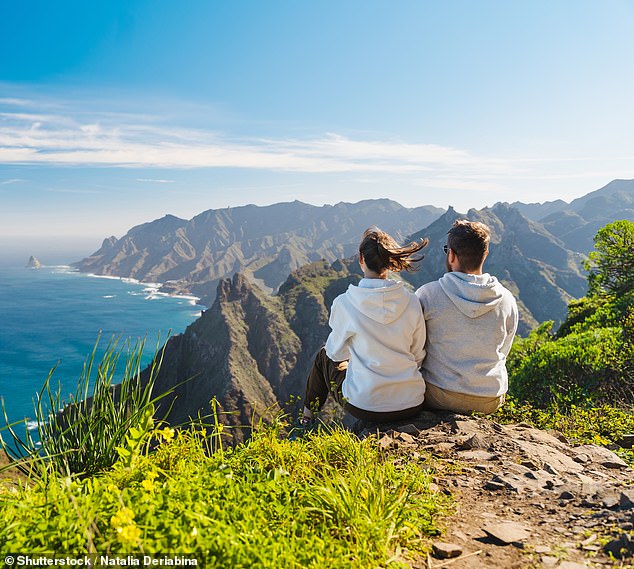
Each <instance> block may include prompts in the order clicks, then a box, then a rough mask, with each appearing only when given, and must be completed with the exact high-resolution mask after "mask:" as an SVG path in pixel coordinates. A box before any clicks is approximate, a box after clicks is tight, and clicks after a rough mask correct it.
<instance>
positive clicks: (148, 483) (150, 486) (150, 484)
mask: <svg viewBox="0 0 634 569" xmlns="http://www.w3.org/2000/svg"><path fill="white" fill-rule="evenodd" d="M141 486H142V487H143V489H144V490H145V491H146V492H152V491H153V490H154V486H155V485H154V480H152V479H150V478H146V479H145V480H142V481H141Z"/></svg>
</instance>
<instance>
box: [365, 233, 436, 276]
mask: <svg viewBox="0 0 634 569" xmlns="http://www.w3.org/2000/svg"><path fill="white" fill-rule="evenodd" d="M428 242H429V241H428V240H427V239H422V240H421V241H420V242H418V243H417V242H412V243H409V244H408V245H405V246H404V247H400V246H399V245H398V243H397V242H396V241H395V240H394V238H393V237H392V236H390V235H389V234H387V233H385V231H381V230H380V229H379V228H378V227H370V228H369V229H366V230H365V232H364V233H363V240H362V241H361V244H360V245H359V253H360V254H361V255H362V256H363V261H364V263H365V265H366V266H367V267H368V269H370V270H371V271H373V272H375V273H377V274H379V275H380V274H382V273H384V272H385V271H393V272H399V271H414V270H416V268H415V267H414V266H413V265H412V263H417V262H419V261H422V259H423V257H424V255H420V256H419V257H414V256H413V255H414V254H416V253H418V252H419V251H420V250H421V249H423V248H424V247H426V246H427V243H428Z"/></svg>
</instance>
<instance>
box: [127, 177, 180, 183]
mask: <svg viewBox="0 0 634 569" xmlns="http://www.w3.org/2000/svg"><path fill="white" fill-rule="evenodd" d="M136 181H137V182H145V183H148V184H173V183H174V182H175V181H176V180H155V179H154V178H137V179H136Z"/></svg>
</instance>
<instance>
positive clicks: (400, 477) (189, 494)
mask: <svg viewBox="0 0 634 569" xmlns="http://www.w3.org/2000/svg"><path fill="white" fill-rule="evenodd" d="M281 426H282V423H280V422H278V423H276V424H274V425H273V426H269V427H265V428H260V429H258V430H257V431H256V432H255V434H254V435H253V437H252V438H251V439H250V440H249V442H248V443H246V444H243V445H238V446H237V447H235V448H233V449H232V448H228V449H223V448H222V445H221V444H220V437H221V436H222V434H223V433H222V425H221V424H219V423H216V424H215V426H213V427H212V429H211V431H212V432H211V437H210V436H208V435H209V433H205V431H204V429H194V430H183V431H181V432H179V433H176V434H175V433H174V431H173V430H171V429H166V428H164V429H160V430H158V431H157V430H156V429H155V428H153V427H152V426H151V421H150V423H149V424H146V427H147V428H146V429H145V430H144V429H142V428H140V429H138V430H137V431H136V434H138V433H142V435H141V437H137V436H131V437H129V438H128V441H127V446H126V448H123V449H120V459H119V460H118V461H117V462H116V463H115V464H114V466H113V467H112V468H110V469H107V470H104V471H103V472H102V473H101V474H98V475H94V476H91V477H87V478H80V477H76V476H73V477H66V476H62V475H59V474H57V473H56V472H52V473H51V474H50V476H48V477H47V478H46V479H41V480H33V481H29V482H28V483H25V484H23V485H22V486H18V487H11V488H10V487H7V486H0V509H1V510H2V511H3V514H2V518H3V523H2V524H0V552H2V553H10V552H14V551H30V552H32V553H44V552H49V553H50V552H53V551H56V552H64V553H68V554H84V553H92V552H99V553H101V554H104V553H112V554H115V553H119V554H126V553H130V552H131V551H137V552H143V553H145V554H167V553H173V552H175V551H177V552H178V553H179V555H193V556H197V557H198V559H199V563H200V562H202V561H203V560H204V561H205V562H206V566H208V567H235V568H239V567H245V568H246V567H253V566H257V567H272V568H273V567H275V568H277V567H375V566H379V565H381V566H394V567H396V566H400V565H401V563H400V561H402V560H405V559H406V558H407V556H411V555H416V554H421V553H422V552H424V551H425V539H424V538H425V536H429V535H435V534H436V533H438V530H437V519H438V518H439V517H440V516H441V515H442V514H443V513H446V509H447V506H448V504H447V498H446V497H444V496H443V495H442V494H438V493H435V492H433V491H432V490H430V482H431V480H430V478H431V475H430V473H429V472H427V471H425V470H423V469H421V468H420V467H419V466H418V465H417V464H415V463H409V464H405V465H397V463H396V462H395V461H394V460H392V459H390V458H387V457H385V456H383V455H382V453H381V452H380V451H379V448H378V445H377V443H376V440H375V439H373V438H370V439H366V440H364V441H360V440H359V439H357V438H356V437H355V436H354V435H352V434H350V433H348V432H346V431H342V430H333V431H328V432H321V433H316V434H313V435H309V436H308V437H307V438H305V439H303V440H297V441H292V442H291V441H289V440H287V439H283V438H281V436H280V428H281ZM154 439H159V440H161V441H162V443H161V444H160V445H159V446H158V448H157V449H156V450H155V452H152V453H148V452H147V444H144V443H147V442H148V441H150V440H154ZM139 448H141V449H144V450H143V452H137V451H138V449H139Z"/></svg>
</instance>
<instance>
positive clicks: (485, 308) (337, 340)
mask: <svg viewBox="0 0 634 569" xmlns="http://www.w3.org/2000/svg"><path fill="white" fill-rule="evenodd" d="M447 235H448V238H447V244H446V245H445V246H444V251H445V254H446V268H447V272H446V273H445V275H444V276H443V277H442V278H440V279H439V280H438V281H434V282H431V283H427V284H425V285H423V286H422V287H420V288H419V289H418V290H417V291H416V293H415V294H414V293H411V292H408V291H407V290H406V289H405V287H404V286H403V283H400V282H397V281H394V280H391V279H390V278H389V275H390V271H393V272H398V271H402V270H411V269H412V265H411V263H412V262H415V261H418V260H420V259H421V258H422V257H420V258H418V259H417V258H415V257H414V255H415V254H416V253H417V252H418V251H420V250H421V249H423V247H425V246H426V245H427V240H424V241H422V242H421V243H410V244H409V245H407V246H405V247H399V246H398V244H397V243H396V242H395V241H394V239H392V237H390V236H389V235H388V234H387V233H384V232H383V231H380V230H379V229H377V228H370V229H368V230H367V231H366V232H365V234H364V235H363V240H362V241H361V244H360V245H359V264H360V265H361V269H362V270H363V274H364V278H363V279H361V281H360V282H359V284H358V286H354V285H350V286H349V288H348V290H347V291H346V292H345V293H344V294H342V295H340V296H338V297H337V298H336V299H335V301H334V302H333V304H332V311H331V314H330V321H329V324H330V328H331V330H332V331H331V333H330V335H329V336H328V340H327V341H326V345H325V347H324V348H322V349H321V350H320V352H319V353H318V354H317V357H316V358H315V362H314V364H313V367H312V369H311V372H310V375H309V377H308V385H307V387H306V397H305V399H304V415H303V418H302V420H301V421H302V422H303V423H304V424H307V423H310V422H311V421H312V420H313V417H314V413H315V412H317V411H318V410H320V409H321V408H322V407H323V405H324V404H325V402H326V398H327V397H328V394H329V393H330V394H332V395H333V397H334V398H335V400H336V401H337V402H338V403H339V404H340V405H341V406H342V407H343V408H344V409H345V410H346V411H347V412H348V413H350V414H351V415H352V416H353V417H355V418H357V419H361V420H364V421H372V422H392V421H400V420H403V419H408V418H410V417H413V416H415V415H416V414H417V413H418V412H419V411H420V410H422V409H423V408H425V409H441V410H448V411H454V412H457V413H469V412H474V411H477V412H481V413H493V412H494V411H496V410H497V409H499V408H500V407H501V405H502V404H503V403H504V396H505V393H506V391H507V389H508V378H507V372H506V367H505V363H506V356H507V355H508V353H509V350H510V348H511V344H512V342H513V337H514V335H515V331H516V329H517V323H518V312H517V305H516V303H515V299H514V298H513V295H512V294H511V293H510V292H509V291H508V290H507V289H506V288H504V287H503V286H502V285H501V284H500V283H499V281H498V280H497V279H496V278H495V277H493V276H491V275H489V274H487V273H482V265H483V263H484V260H485V259H486V257H487V255H488V252H489V241H490V232H489V229H488V227H487V226H486V225H484V224H483V223H479V222H470V221H465V220H461V221H456V222H455V223H454V225H453V227H452V228H451V229H450V230H449V232H448V234H447Z"/></svg>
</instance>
